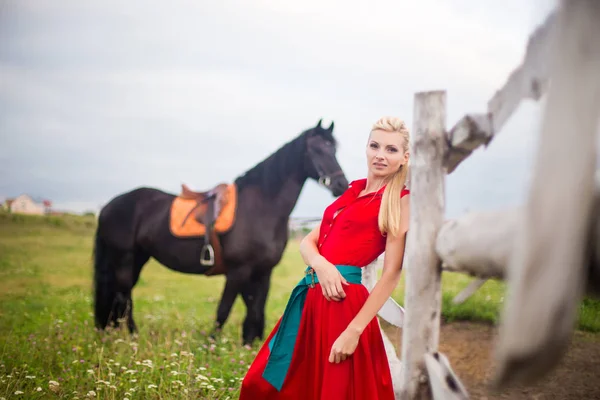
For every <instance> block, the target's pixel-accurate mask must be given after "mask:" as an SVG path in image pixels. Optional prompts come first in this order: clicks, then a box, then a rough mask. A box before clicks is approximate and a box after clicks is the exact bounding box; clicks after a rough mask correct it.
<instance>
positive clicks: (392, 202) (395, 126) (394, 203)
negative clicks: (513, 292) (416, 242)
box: [371, 117, 410, 236]
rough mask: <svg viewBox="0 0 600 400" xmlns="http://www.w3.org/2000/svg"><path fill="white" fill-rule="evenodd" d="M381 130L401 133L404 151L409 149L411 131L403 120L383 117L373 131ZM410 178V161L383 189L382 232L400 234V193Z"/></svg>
mask: <svg viewBox="0 0 600 400" xmlns="http://www.w3.org/2000/svg"><path fill="white" fill-rule="evenodd" d="M376 130H381V131H385V132H390V133H399V134H400V135H402V139H404V144H403V148H402V150H403V151H404V153H406V152H408V149H409V143H410V142H409V139H410V138H409V132H408V128H407V127H406V124H405V123H404V121H403V120H401V119H400V118H397V117H382V118H380V119H379V121H377V122H376V123H375V124H373V127H372V128H371V132H373V131H376ZM407 178H408V163H407V164H406V165H402V166H401V167H400V169H398V171H396V172H394V173H393V174H392V175H391V176H390V177H389V178H388V180H387V186H386V188H385V190H384V191H383V197H382V199H381V206H380V209H379V217H378V224H379V230H380V231H381V233H383V234H386V233H390V234H392V235H393V236H396V235H398V233H399V231H400V215H401V211H402V210H401V206H400V195H401V193H402V189H403V188H404V185H405V184H406V180H407Z"/></svg>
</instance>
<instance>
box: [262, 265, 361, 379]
mask: <svg viewBox="0 0 600 400" xmlns="http://www.w3.org/2000/svg"><path fill="white" fill-rule="evenodd" d="M335 267H336V268H337V270H338V271H340V273H341V274H342V276H343V277H344V278H345V279H346V280H347V281H348V283H354V284H360V283H362V269H361V268H359V267H354V266H351V265H336V266H335ZM304 273H305V275H304V278H302V280H301V281H300V282H298V285H296V287H295V288H294V290H293V291H292V294H291V295H290V299H289V300H288V303H287V305H286V307H285V311H284V313H283V316H282V318H281V323H280V324H279V329H278V330H277V332H276V333H275V335H273V338H272V339H271V341H270V342H269V350H270V355H269V359H268V361H267V365H266V367H265V370H264V371H263V375H262V376H263V378H265V380H267V382H269V383H270V384H271V385H273V386H274V387H275V388H276V389H277V390H278V391H279V390H281V387H282V386H283V381H284V380H285V377H286V375H287V371H288V369H289V367H290V363H291V362H292V355H293V354H294V347H295V345H296V337H297V336H298V329H299V328H300V319H301V317H302V310H303V309H304V301H305V299H306V292H307V291H308V288H314V287H315V284H316V283H318V282H319V279H318V278H317V274H316V273H315V271H314V270H313V269H312V268H311V267H308V268H307V269H306V271H305V272H304Z"/></svg>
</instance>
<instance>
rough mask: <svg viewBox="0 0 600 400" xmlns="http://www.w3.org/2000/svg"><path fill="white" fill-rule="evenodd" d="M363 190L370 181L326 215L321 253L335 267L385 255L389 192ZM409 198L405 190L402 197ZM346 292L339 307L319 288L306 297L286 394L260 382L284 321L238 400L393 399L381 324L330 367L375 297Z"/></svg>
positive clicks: (359, 288)
mask: <svg viewBox="0 0 600 400" xmlns="http://www.w3.org/2000/svg"><path fill="white" fill-rule="evenodd" d="M365 186H366V179H361V180H357V181H353V182H352V183H350V186H349V188H348V190H347V191H346V192H345V193H344V194H343V195H341V196H340V197H338V198H337V199H336V200H335V201H334V202H333V203H332V204H331V205H330V206H329V207H327V208H326V209H325V212H324V214H323V220H322V221H321V227H320V233H319V240H318V248H319V252H320V253H321V255H322V256H323V257H325V258H326V259H327V260H328V261H329V262H331V263H332V264H334V265H353V266H357V267H364V266H366V265H368V264H370V263H371V262H372V261H374V260H375V259H376V258H377V257H378V256H379V255H380V254H381V253H382V252H383V251H384V250H385V237H384V236H383V235H382V234H381V232H380V231H379V227H378V222H377V215H378V213H379V206H380V204H381V197H382V194H383V190H384V188H381V189H380V190H379V191H377V192H376V193H370V194H366V195H363V196H360V197H358V194H359V193H360V192H361V191H362V190H363V189H364V188H365ZM408 193H409V192H408V190H407V189H404V190H403V191H402V194H401V196H404V195H406V194H408ZM338 211H339V212H338ZM336 212H337V215H336ZM300 273H301V271H299V274H300ZM317 285H318V284H317ZM344 291H345V293H346V298H345V299H344V300H343V301H340V302H336V301H327V300H326V299H325V298H324V297H323V293H322V291H321V289H320V288H319V287H315V288H314V289H310V290H308V293H307V294H306V300H305V303H304V309H303V311H302V317H301V321H300V327H299V330H298V336H297V339H296V344H295V347H294V353H293V356H292V360H291V364H290V366H289V369H288V372H287V375H286V378H285V381H284V384H283V387H282V388H281V391H277V389H276V388H275V387H274V386H272V385H271V384H270V383H269V382H267V381H266V380H265V379H264V378H263V376H262V373H263V371H264V369H265V366H266V364H267V361H268V358H269V346H268V343H269V341H270V340H271V338H272V337H273V335H274V334H275V332H277V329H278V327H279V325H280V323H281V320H279V321H278V322H277V324H276V325H275V327H274V328H273V331H272V332H271V333H270V334H269V337H268V338H267V340H266V341H265V343H264V344H263V346H262V347H261V349H260V350H259V352H258V354H257V356H256V359H255V360H254V362H253V363H252V365H251V366H250V369H249V370H248V373H247V374H246V376H245V378H244V380H243V382H242V390H241V394H240V399H243V400H251V399H257V400H258V399H260V400H275V399H302V400H304V399H310V400H319V399H323V400H325V399H326V400H338V399H339V400H342V399H343V400H350V399H354V400H362V399H365V400H367V399H369V400H371V399H373V400H382V399H394V391H393V387H392V378H391V376H390V370H389V364H388V359H387V356H386V353H385V348H384V344H383V339H382V337H381V332H380V329H379V322H378V320H377V318H373V320H372V321H371V322H370V323H369V325H367V327H366V328H365V330H364V331H363V333H362V335H361V336H360V339H359V342H358V346H357V347H356V350H355V352H354V354H353V355H352V356H351V357H349V358H348V359H346V360H345V361H342V362H341V363H339V364H335V363H330V362H329V360H328V359H329V353H330V351H331V347H332V346H333V343H334V342H335V340H336V339H337V338H338V337H339V335H340V334H341V333H342V332H343V331H344V330H345V329H346V327H347V326H348V324H349V323H350V322H351V321H352V319H354V317H355V316H356V314H357V313H358V312H359V311H360V309H361V308H362V306H363V304H364V303H365V301H366V300H367V297H368V295H369V292H368V291H367V289H366V288H365V287H364V286H363V285H359V284H352V285H349V286H344Z"/></svg>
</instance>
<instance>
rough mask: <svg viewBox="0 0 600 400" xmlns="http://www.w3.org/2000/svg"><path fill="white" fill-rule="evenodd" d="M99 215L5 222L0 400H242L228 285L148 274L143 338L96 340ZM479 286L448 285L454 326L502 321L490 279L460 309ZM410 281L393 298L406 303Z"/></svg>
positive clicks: (137, 306) (137, 292) (598, 309)
mask: <svg viewBox="0 0 600 400" xmlns="http://www.w3.org/2000/svg"><path fill="white" fill-rule="evenodd" d="M94 226H95V222H94V219H93V218H84V217H76V216H73V217H24V216H17V215H10V214H5V213H0V398H5V399H9V398H26V399H41V398H64V399H76V398H78V399H83V398H102V399H166V398H168V399H187V398H190V399H192V398H193V399H198V398H204V399H228V398H231V399H235V398H237V397H238V394H239V387H240V382H241V380H242V379H243V376H244V373H245V371H246V370H247V368H248V365H249V363H250V362H251V361H252V359H253V356H254V355H255V354H256V350H257V348H258V346H259V343H256V344H255V345H254V346H253V347H247V348H246V347H242V346H241V345H240V344H239V343H240V329H241V322H242V319H243V317H244V306H243V303H242V301H241V299H238V300H237V301H236V303H235V305H234V310H233V312H232V315H231V317H230V319H229V320H228V322H227V324H226V327H225V329H224V331H223V333H222V335H221V336H220V337H219V338H217V339H216V340H213V339H211V338H210V337H209V336H208V332H209V331H210V329H211V327H212V323H213V320H214V314H215V310H216V306H217V302H218V300H219V296H220V292H221V289H222V287H223V283H224V279H223V278H222V277H213V278H206V277H201V276H191V275H183V274H179V273H175V272H172V271H170V270H167V269H166V268H164V267H162V266H160V265H159V264H157V263H156V262H155V261H151V262H150V263H149V264H148V265H146V267H145V269H144V270H143V272H142V275H141V279H140V282H139V283H138V285H137V286H136V287H135V289H134V292H133V298H134V316H135V318H136V322H137V324H138V326H139V328H140V333H139V335H136V336H135V337H131V336H129V335H128V334H127V333H125V332H123V331H111V332H104V333H100V332H96V331H95V329H94V327H93V315H92V313H91V310H92V297H91V289H92V281H91V278H92V264H91V251H92V234H93V229H94ZM297 250H298V245H297V243H295V242H291V243H290V244H289V246H288V248H287V250H286V254H285V257H284V259H283V261H282V262H281V264H280V265H279V266H277V268H276V269H275V271H274V275H273V279H272V286H271V291H270V295H269V301H268V303H267V329H268V330H269V329H271V328H272V326H273V325H274V324H275V322H276V320H277V318H278V317H279V316H280V315H281V313H282V311H283V309H284V307H285V303H286V301H287V298H288V297H287V296H288V295H289V293H290V291H291V289H292V287H293V286H294V285H295V284H296V282H297V281H298V279H299V276H300V275H301V273H302V270H303V268H304V265H303V263H302V260H301V258H300V256H299V254H298V251H297ZM470 280H471V278H469V277H466V276H462V275H459V274H447V273H446V274H445V275H444V277H443V287H444V305H443V316H444V318H445V320H446V321H452V320H475V321H488V322H495V321H497V318H498V312H499V306H500V305H501V303H502V301H503V295H504V285H503V284H502V283H499V282H488V283H486V284H485V285H484V287H483V288H482V289H481V290H480V291H479V292H478V293H477V294H476V295H475V296H473V297H472V298H471V299H470V300H468V301H467V302H466V303H465V304H463V305H461V306H454V305H452V304H451V303H450V301H451V299H452V297H453V296H454V295H455V294H457V293H458V292H460V290H462V289H463V288H464V287H465V286H466V285H467V284H468V283H469V281H470ZM403 288H404V279H403V280H402V283H401V285H400V286H399V287H398V288H397V290H396V291H395V292H394V297H395V298H396V300H397V301H398V302H399V303H401V304H402V303H403ZM580 311H581V313H580V321H579V325H578V327H579V329H582V330H588V331H594V332H598V331H600V303H598V302H595V301H591V300H586V301H584V303H583V304H582V305H581V309H580Z"/></svg>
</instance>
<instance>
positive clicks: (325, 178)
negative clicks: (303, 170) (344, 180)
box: [306, 147, 344, 188]
mask: <svg viewBox="0 0 600 400" xmlns="http://www.w3.org/2000/svg"><path fill="white" fill-rule="evenodd" d="M307 150H308V151H307V152H306V157H308V160H309V161H310V162H311V163H312V165H313V166H314V167H315V169H316V170H317V175H319V178H318V179H317V183H318V184H319V185H322V186H324V187H326V188H329V186H330V185H331V181H332V180H333V178H335V177H336V176H339V175H344V171H342V169H341V168H340V169H338V170H336V171H334V172H332V173H330V174H327V173H325V171H323V168H321V165H319V163H316V162H314V161H313V159H312V157H311V155H312V154H311V153H313V152H312V151H311V148H310V147H308V149H307Z"/></svg>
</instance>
